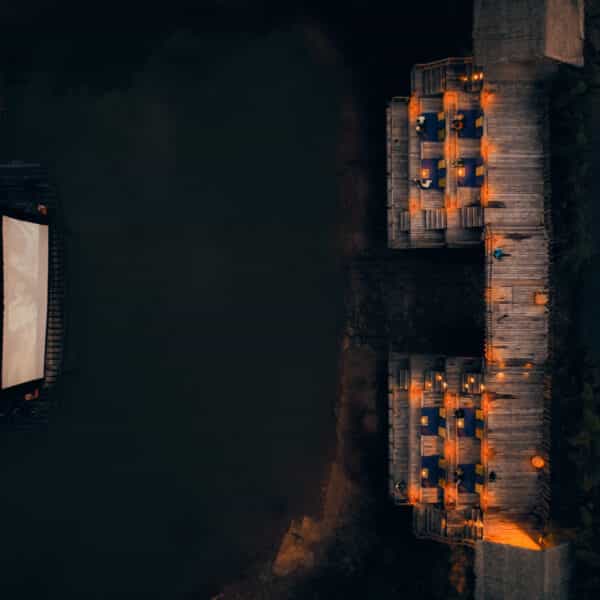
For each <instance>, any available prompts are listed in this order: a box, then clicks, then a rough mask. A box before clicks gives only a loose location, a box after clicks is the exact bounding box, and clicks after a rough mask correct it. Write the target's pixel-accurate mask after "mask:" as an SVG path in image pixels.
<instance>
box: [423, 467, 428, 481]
mask: <svg viewBox="0 0 600 600" xmlns="http://www.w3.org/2000/svg"><path fill="white" fill-rule="evenodd" d="M421 477H422V478H423V479H427V477H429V469H427V468H426V467H424V468H422V469H421Z"/></svg>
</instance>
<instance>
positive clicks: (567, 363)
mask: <svg viewBox="0 0 600 600" xmlns="http://www.w3.org/2000/svg"><path fill="white" fill-rule="evenodd" d="M586 37H587V41H586V48H585V54H586V56H585V60H586V64H585V67H584V68H583V69H574V68H562V69H561V72H560V73H559V75H558V76H557V78H556V80H555V82H554V85H553V89H552V104H551V120H552V131H551V136H552V176H553V201H552V204H553V222H554V233H555V235H554V266H553V284H554V300H553V404H554V407H553V429H554V432H553V433H554V436H553V455H554V460H553V471H554V475H553V481H554V485H553V488H554V489H553V519H554V529H553V531H554V533H556V534H558V537H560V536H561V535H562V536H564V537H566V538H567V539H570V540H571V541H572V542H573V546H574V550H575V560H576V574H575V577H574V578H573V590H572V592H573V597H574V598H577V599H578V600H579V599H581V600H585V599H588V598H590V599H591V598H598V596H599V594H600V570H599V569H600V510H599V508H600V360H599V355H598V352H597V350H598V347H599V346H598V344H599V342H598V341H596V342H595V344H596V348H595V349H594V348H592V347H590V344H589V343H586V341H585V340H584V339H583V336H582V331H583V329H584V328H585V327H586V322H585V319H586V316H585V314H584V312H583V310H582V306H583V302H584V298H582V296H583V295H584V294H586V278H588V277H592V276H594V274H593V272H591V271H590V269H589V267H590V264H591V262H592V259H593V258H594V245H595V240H594V239H593V236H592V232H593V230H592V227H591V220H592V213H591V209H592V206H591V202H592V201H594V200H595V199H594V198H593V197H592V193H591V182H592V171H593V170H594V169H597V164H598V158H597V157H598V155H599V153H600V149H599V148H598V147H596V146H595V145H593V144H592V140H591V136H590V134H591V127H592V123H591V119H590V116H591V109H592V107H593V105H594V103H597V102H598V99H599V98H600V6H598V4H597V3H591V2H590V3H588V6H587V22H586ZM595 276H598V273H596V274H595ZM587 293H589V290H587ZM596 301H597V299H596V300H594V302H596ZM594 350H596V351H594Z"/></svg>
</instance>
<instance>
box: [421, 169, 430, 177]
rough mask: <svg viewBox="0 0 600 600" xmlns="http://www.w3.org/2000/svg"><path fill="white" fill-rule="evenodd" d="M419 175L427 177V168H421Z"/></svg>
mask: <svg viewBox="0 0 600 600" xmlns="http://www.w3.org/2000/svg"><path fill="white" fill-rule="evenodd" d="M421 177H422V178H423V179H427V178H428V177H429V169H421Z"/></svg>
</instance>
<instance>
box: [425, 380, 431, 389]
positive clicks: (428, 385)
mask: <svg viewBox="0 0 600 600" xmlns="http://www.w3.org/2000/svg"><path fill="white" fill-rule="evenodd" d="M426 387H427V389H429V388H430V387H431V381H428V382H427V386H426Z"/></svg>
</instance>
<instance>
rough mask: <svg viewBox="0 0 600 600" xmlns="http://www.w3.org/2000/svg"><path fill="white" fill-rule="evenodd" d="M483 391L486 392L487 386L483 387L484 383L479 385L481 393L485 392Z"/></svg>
mask: <svg viewBox="0 0 600 600" xmlns="http://www.w3.org/2000/svg"><path fill="white" fill-rule="evenodd" d="M483 390H485V385H483V383H482V384H480V385H479V391H480V392H483Z"/></svg>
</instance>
